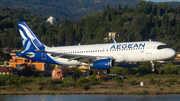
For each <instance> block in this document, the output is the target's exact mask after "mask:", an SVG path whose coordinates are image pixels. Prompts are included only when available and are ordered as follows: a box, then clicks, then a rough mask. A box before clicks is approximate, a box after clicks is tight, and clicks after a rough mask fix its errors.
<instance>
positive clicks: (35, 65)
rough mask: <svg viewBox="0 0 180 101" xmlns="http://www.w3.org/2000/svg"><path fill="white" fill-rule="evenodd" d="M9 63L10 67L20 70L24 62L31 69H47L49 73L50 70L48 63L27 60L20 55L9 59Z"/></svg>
mask: <svg viewBox="0 0 180 101" xmlns="http://www.w3.org/2000/svg"><path fill="white" fill-rule="evenodd" d="M9 64H10V66H11V67H13V68H16V69H17V70H22V69H23V68H25V66H24V64H26V65H28V66H31V70H39V71H47V72H48V71H49V74H50V73H51V70H52V69H51V67H50V65H49V64H47V63H43V62H38V61H34V60H29V59H26V58H21V57H17V58H13V59H10V61H9Z"/></svg>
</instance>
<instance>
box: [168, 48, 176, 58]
mask: <svg viewBox="0 0 180 101" xmlns="http://www.w3.org/2000/svg"><path fill="white" fill-rule="evenodd" d="M169 55H170V57H173V56H175V55H176V51H175V50H174V49H171V51H170V52H169Z"/></svg>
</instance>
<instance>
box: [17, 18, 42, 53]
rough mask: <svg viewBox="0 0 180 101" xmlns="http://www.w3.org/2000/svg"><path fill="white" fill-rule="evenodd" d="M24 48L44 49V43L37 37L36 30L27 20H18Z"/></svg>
mask: <svg viewBox="0 0 180 101" xmlns="http://www.w3.org/2000/svg"><path fill="white" fill-rule="evenodd" d="M17 23H18V27H19V33H20V35H21V39H22V43H23V46H24V50H44V49H45V46H44V44H43V43H42V42H41V41H40V40H39V39H38V38H37V36H36V35H35V34H34V32H33V31H32V30H31V29H30V28H29V27H28V25H27V24H26V23H25V22H17Z"/></svg>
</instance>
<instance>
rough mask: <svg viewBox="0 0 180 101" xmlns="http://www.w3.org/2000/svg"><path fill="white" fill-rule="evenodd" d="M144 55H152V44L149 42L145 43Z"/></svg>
mask: <svg viewBox="0 0 180 101" xmlns="http://www.w3.org/2000/svg"><path fill="white" fill-rule="evenodd" d="M146 54H152V44H151V42H148V43H146Z"/></svg>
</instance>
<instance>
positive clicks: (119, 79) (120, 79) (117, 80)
mask: <svg viewBox="0 0 180 101" xmlns="http://www.w3.org/2000/svg"><path fill="white" fill-rule="evenodd" d="M113 80H114V81H116V82H118V83H123V80H122V78H121V77H119V76H118V77H115V78H114V79H113Z"/></svg>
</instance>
